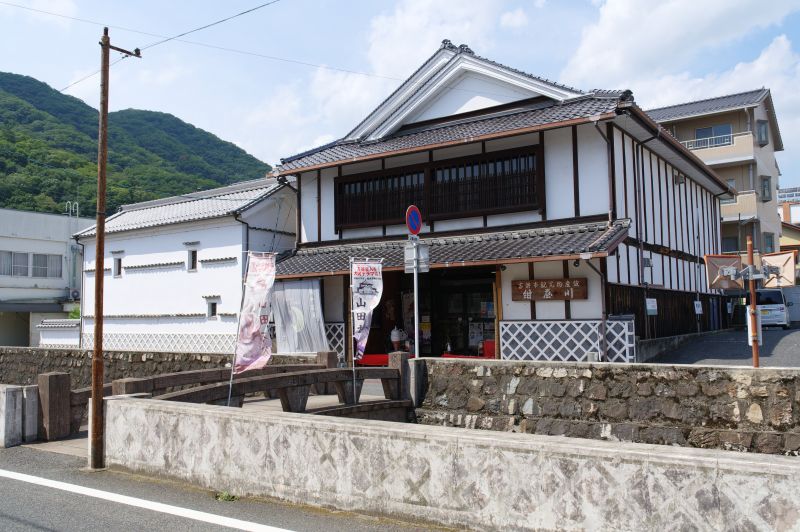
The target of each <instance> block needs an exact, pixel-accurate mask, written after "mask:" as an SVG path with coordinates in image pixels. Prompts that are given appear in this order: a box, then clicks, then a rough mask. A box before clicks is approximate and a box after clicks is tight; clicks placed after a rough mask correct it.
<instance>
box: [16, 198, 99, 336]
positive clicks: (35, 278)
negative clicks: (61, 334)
mask: <svg viewBox="0 0 800 532" xmlns="http://www.w3.org/2000/svg"><path fill="white" fill-rule="evenodd" d="M92 223H93V220H91V219H87V218H77V217H74V216H67V215H63V214H46V213H39V212H27V211H18V210H12V209H0V345H15V346H27V345H31V346H36V345H38V344H39V332H38V330H37V328H36V326H37V325H38V324H39V323H40V322H41V321H42V319H45V318H65V317H66V316H67V312H68V311H69V308H70V305H72V304H74V301H76V300H77V299H80V278H81V276H80V264H81V261H82V259H81V250H80V247H79V246H78V245H77V244H76V243H75V242H74V241H73V240H72V238H71V236H72V234H73V233H75V232H77V231H80V230H82V229H85V228H87V227H89V226H90V225H92Z"/></svg>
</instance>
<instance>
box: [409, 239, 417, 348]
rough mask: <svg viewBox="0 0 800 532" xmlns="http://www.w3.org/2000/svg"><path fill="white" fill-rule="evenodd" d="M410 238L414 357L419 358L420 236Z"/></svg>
mask: <svg viewBox="0 0 800 532" xmlns="http://www.w3.org/2000/svg"><path fill="white" fill-rule="evenodd" d="M409 239H410V240H411V243H412V245H413V246H414V358H419V237H417V236H409Z"/></svg>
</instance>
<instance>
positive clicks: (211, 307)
mask: <svg viewBox="0 0 800 532" xmlns="http://www.w3.org/2000/svg"><path fill="white" fill-rule="evenodd" d="M217 304H218V303H217V302H216V301H209V302H208V317H209V318H216V317H217Z"/></svg>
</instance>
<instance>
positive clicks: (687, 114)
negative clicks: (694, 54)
mask: <svg viewBox="0 0 800 532" xmlns="http://www.w3.org/2000/svg"><path fill="white" fill-rule="evenodd" d="M761 102H766V107H767V113H769V115H770V123H771V124H770V125H771V127H772V134H773V135H774V136H775V151H781V150H783V140H782V139H781V134H780V129H779V128H778V118H777V116H776V114H775V107H774V105H773V103H772V94H771V93H770V91H769V89H766V88H763V87H762V88H760V89H756V90H752V91H747V92H739V93H736V94H727V95H725V96H716V97H714V98H706V99H704V100H696V101H693V102H686V103H680V104H676V105H669V106H667V107H658V108H656V109H649V110H647V111H646V112H647V114H648V115H650V116H651V117H652V118H653V120H655V121H656V122H674V121H676V120H685V119H687V118H694V117H700V116H706V115H713V114H718V113H724V112H728V111H736V110H740V109H749V108H751V107H756V106H758V105H759V104H760V103H761Z"/></svg>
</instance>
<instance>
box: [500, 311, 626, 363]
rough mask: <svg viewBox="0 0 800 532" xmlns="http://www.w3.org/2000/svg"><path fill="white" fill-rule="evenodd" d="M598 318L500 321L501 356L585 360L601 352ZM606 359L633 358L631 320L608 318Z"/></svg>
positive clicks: (569, 360)
mask: <svg viewBox="0 0 800 532" xmlns="http://www.w3.org/2000/svg"><path fill="white" fill-rule="evenodd" d="M601 327H602V321H601V320H537V321H501V322H500V357H501V358H502V359H503V360H544V361H560V362H586V361H588V360H589V353H596V354H600V353H601V352H602V345H601V341H600V338H601ZM606 341H607V344H608V360H609V362H635V360H636V347H635V336H634V329H633V322H632V321H607V322H606Z"/></svg>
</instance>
